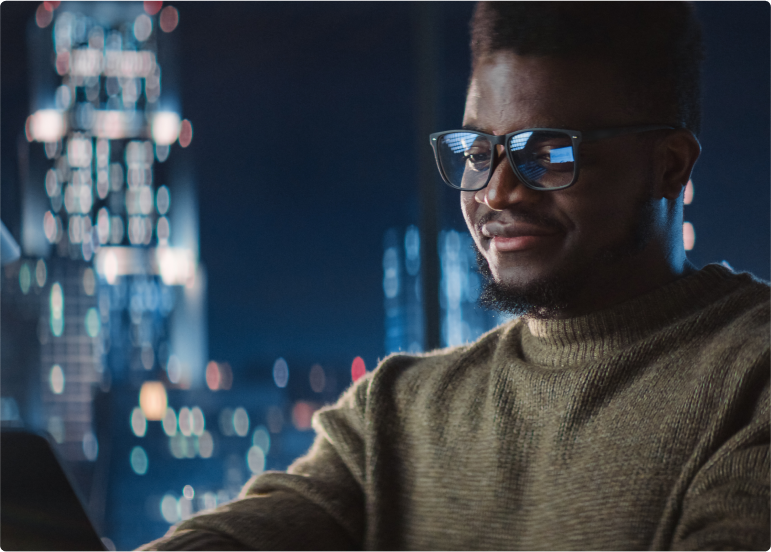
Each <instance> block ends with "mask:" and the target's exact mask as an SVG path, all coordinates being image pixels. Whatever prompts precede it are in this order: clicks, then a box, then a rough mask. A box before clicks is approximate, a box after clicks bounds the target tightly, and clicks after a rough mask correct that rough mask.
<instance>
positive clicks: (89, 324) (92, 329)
mask: <svg viewBox="0 0 771 552" xmlns="http://www.w3.org/2000/svg"><path fill="white" fill-rule="evenodd" d="M85 323H86V333H87V334H88V335H89V336H90V337H96V336H98V335H99V331H100V330H101V329H102V321H101V320H100V319H99V312H98V311H97V310H96V309H95V308H94V307H91V308H90V309H88V311H86V320H85Z"/></svg>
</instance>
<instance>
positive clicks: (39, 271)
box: [35, 259, 48, 287]
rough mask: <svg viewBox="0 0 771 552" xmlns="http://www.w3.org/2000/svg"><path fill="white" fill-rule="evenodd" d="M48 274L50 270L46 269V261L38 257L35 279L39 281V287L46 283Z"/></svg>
mask: <svg viewBox="0 0 771 552" xmlns="http://www.w3.org/2000/svg"><path fill="white" fill-rule="evenodd" d="M47 276H48V271H47V270H46V262H45V261H44V260H43V259H38V262H37V264H36V265H35V281H36V282H37V287H43V286H44V285H46V277H47Z"/></svg>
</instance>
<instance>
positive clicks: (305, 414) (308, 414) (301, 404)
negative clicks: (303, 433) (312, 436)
mask: <svg viewBox="0 0 771 552" xmlns="http://www.w3.org/2000/svg"><path fill="white" fill-rule="evenodd" d="M314 410H315V409H314V408H313V406H312V405H311V404H310V403H307V402H305V401H297V402H296V403H295V405H294V408H292V423H293V424H294V426H295V427H296V428H297V429H299V430H303V429H309V428H310V427H311V419H312V418H313V412H314Z"/></svg>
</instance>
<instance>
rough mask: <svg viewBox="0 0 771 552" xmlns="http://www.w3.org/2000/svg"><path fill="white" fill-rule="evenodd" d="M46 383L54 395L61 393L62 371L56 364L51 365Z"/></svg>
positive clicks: (62, 384) (62, 383)
mask: <svg viewBox="0 0 771 552" xmlns="http://www.w3.org/2000/svg"><path fill="white" fill-rule="evenodd" d="M48 383H49V385H50V386H51V391H52V392H53V393H54V395H61V394H62V391H64V371H63V370H62V367H61V366H59V365H58V364H54V365H53V366H52V367H51V373H50V374H49V376H48Z"/></svg>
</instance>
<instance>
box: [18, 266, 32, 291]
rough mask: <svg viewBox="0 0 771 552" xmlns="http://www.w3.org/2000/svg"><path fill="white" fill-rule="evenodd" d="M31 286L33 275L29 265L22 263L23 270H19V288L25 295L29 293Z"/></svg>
mask: <svg viewBox="0 0 771 552" xmlns="http://www.w3.org/2000/svg"><path fill="white" fill-rule="evenodd" d="M31 284H32V274H31V273H30V270H29V265H28V264H27V263H22V265H21V268H20V269H19V287H20V288H21V292H22V293H23V294H24V295H27V293H29V286H30V285H31Z"/></svg>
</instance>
